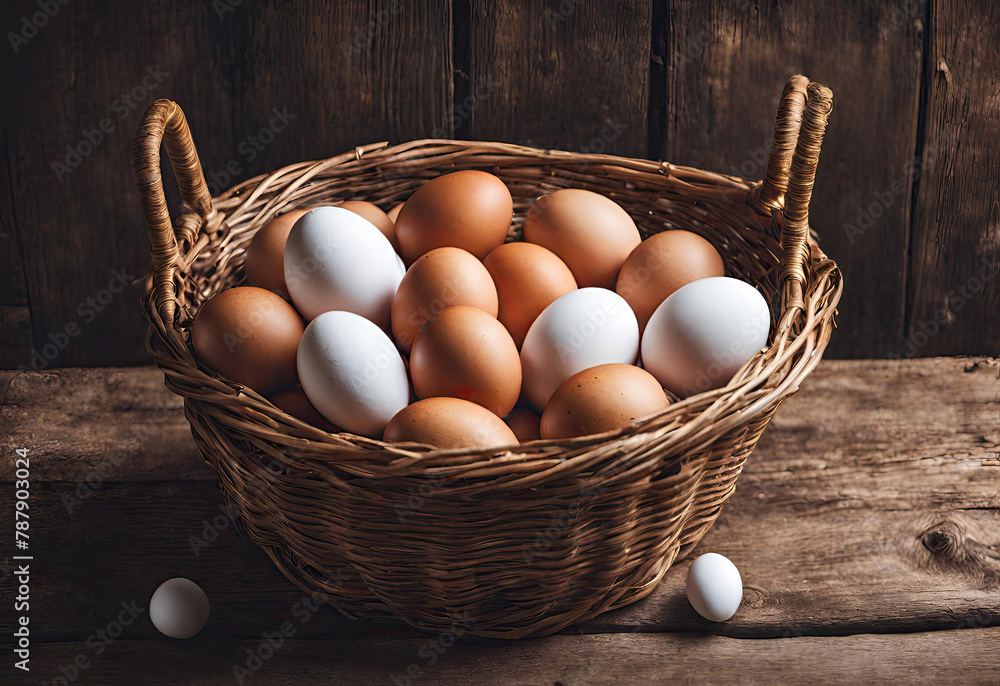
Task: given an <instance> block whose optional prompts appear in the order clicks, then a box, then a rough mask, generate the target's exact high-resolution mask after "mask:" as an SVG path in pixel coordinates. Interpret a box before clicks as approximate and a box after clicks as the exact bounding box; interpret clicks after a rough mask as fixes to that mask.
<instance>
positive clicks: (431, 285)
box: [391, 248, 498, 352]
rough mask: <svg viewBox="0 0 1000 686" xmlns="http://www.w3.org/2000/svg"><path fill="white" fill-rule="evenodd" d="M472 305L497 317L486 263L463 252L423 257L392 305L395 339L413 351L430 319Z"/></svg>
mask: <svg viewBox="0 0 1000 686" xmlns="http://www.w3.org/2000/svg"><path fill="white" fill-rule="evenodd" d="M453 305H471V306H472V307H478V308H479V309H481V310H482V311H483V312H486V313H487V314H489V315H490V316H491V317H496V316H497V307H498V302H497V289H496V287H495V286H494V285H493V279H491V278H490V273H489V272H488V271H486V267H484V266H483V263H482V262H480V261H479V260H477V259H476V258H475V257H474V256H473V255H472V254H471V253H467V252H466V251H464V250H462V249H460V248H436V249H434V250H431V251H430V252H428V253H425V254H423V255H421V256H420V257H419V258H418V259H417V261H416V262H414V263H413V266H412V267H410V269H409V271H407V272H406V276H404V277H403V280H402V282H400V284H399V288H398V289H397V290H396V297H395V299H394V300H393V301H392V318H391V319H392V335H393V338H395V339H396V342H397V343H399V346H400V347H401V348H402V349H403V350H404V351H406V352H409V351H410V348H411V347H412V345H413V339H414V338H416V336H417V332H418V331H420V327H422V326H423V325H424V322H426V321H427V320H428V319H430V318H431V317H432V316H434V315H435V314H437V313H438V312H440V311H441V310H443V309H444V308H446V307H452V306H453Z"/></svg>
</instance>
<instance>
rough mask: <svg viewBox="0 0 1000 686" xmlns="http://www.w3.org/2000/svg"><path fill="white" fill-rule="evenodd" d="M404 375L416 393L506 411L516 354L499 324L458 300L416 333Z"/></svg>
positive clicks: (514, 391)
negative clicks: (411, 383)
mask: <svg viewBox="0 0 1000 686" xmlns="http://www.w3.org/2000/svg"><path fill="white" fill-rule="evenodd" d="M410 378H411V380H412V381H413V390H414V391H416V393H417V396H418V397H420V398H433V397H437V396H450V397H452V398H462V399H464V400H471V401H472V402H474V403H478V404H479V405H482V406H483V407H485V408H486V409H488V410H490V411H491V412H493V413H494V414H496V415H497V416H498V417H506V416H507V415H508V414H510V411H511V410H512V409H513V408H514V403H516V402H517V397H518V395H519V394H520V393H521V359H520V356H519V355H518V353H517V346H516V345H514V341H513V340H512V339H511V337H510V334H509V333H507V329H505V328H503V324H501V323H500V322H498V321H497V320H496V319H495V318H493V317H491V316H490V315H489V314H488V313H486V312H483V311H482V310H480V309H478V308H475V307H470V306H468V305H458V306H456V307H447V308H445V309H443V310H441V312H439V313H438V314H436V315H434V316H433V317H431V318H430V319H428V320H427V323H426V324H424V327H423V328H422V329H421V330H420V333H418V334H417V339H416V340H415V341H414V342H413V349H412V350H411V351H410Z"/></svg>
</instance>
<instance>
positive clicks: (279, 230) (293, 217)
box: [243, 210, 309, 298]
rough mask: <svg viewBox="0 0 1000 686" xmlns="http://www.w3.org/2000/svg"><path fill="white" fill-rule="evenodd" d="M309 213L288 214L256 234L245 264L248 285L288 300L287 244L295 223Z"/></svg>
mask: <svg viewBox="0 0 1000 686" xmlns="http://www.w3.org/2000/svg"><path fill="white" fill-rule="evenodd" d="M308 211H309V210H289V211H288V212H285V213H284V214H279V215H278V216H277V217H275V218H274V219H272V220H271V221H269V222H268V223H267V224H264V226H262V227H260V229H258V230H257V233H256V234H254V237H253V238H251V239H250V244H249V245H247V252H246V259H245V261H244V262H243V270H244V271H245V272H246V275H247V283H248V284H250V285H251V286H258V287H260V288H266V289H267V290H269V291H274V292H275V293H277V294H278V295H280V296H281V297H282V298H287V297H288V289H287V288H285V241H286V240H287V239H288V232H289V231H291V230H292V226H293V225H294V224H295V222H296V221H298V219H299V217H301V216H302V215H304V214H305V213H306V212H308Z"/></svg>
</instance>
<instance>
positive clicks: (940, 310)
mask: <svg viewBox="0 0 1000 686" xmlns="http://www.w3.org/2000/svg"><path fill="white" fill-rule="evenodd" d="M930 6H931V8H932V11H933V13H934V14H933V17H932V20H931V27H932V29H933V36H932V38H931V52H930V60H929V64H928V72H929V73H928V74H927V75H926V78H927V79H928V80H929V81H928V97H927V141H926V144H925V147H924V154H923V158H924V159H923V165H924V166H923V170H924V173H923V174H921V176H920V193H919V197H918V199H917V207H916V216H915V223H914V227H915V228H914V242H913V256H912V270H913V273H912V277H911V284H910V289H909V297H910V302H911V303H912V306H911V308H910V311H909V313H908V327H907V331H906V339H905V340H904V342H903V349H902V354H903V355H905V356H919V357H923V356H928V355H940V354H985V353H987V352H988V351H996V350H998V349H1000V318H998V317H997V312H998V311H1000V278H997V275H998V271H1000V157H998V155H997V126H998V119H1000V60H997V55H996V51H995V50H994V49H993V46H995V45H996V43H997V41H998V40H1000V7H998V6H997V4H996V3H991V2H974V3H966V2H934V3H931V4H930Z"/></svg>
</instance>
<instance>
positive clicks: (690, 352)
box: [642, 276, 771, 398]
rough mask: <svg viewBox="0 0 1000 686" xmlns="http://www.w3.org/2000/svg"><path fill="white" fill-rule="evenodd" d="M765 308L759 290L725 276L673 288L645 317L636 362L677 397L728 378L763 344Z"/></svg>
mask: <svg viewBox="0 0 1000 686" xmlns="http://www.w3.org/2000/svg"><path fill="white" fill-rule="evenodd" d="M770 328H771V312H770V310H769V309H768V307H767V301H765V300H764V296H762V295H761V294H760V292H759V291H758V290H757V289H756V288H754V287H753V286H751V285H750V284H748V283H745V282H743V281H740V280H739V279H731V278H729V277H728V276H713V277H709V278H707V279H699V280H698V281H692V282H691V283H689V284H687V285H685V286H682V287H681V288H679V289H677V290H676V291H675V292H674V293H673V294H672V295H671V296H670V297H669V298H667V299H666V300H664V301H663V302H662V303H661V304H660V306H659V307H657V308H656V311H655V312H653V316H652V317H650V318H649V323H648V324H647V325H646V330H645V332H644V333H643V336H642V364H643V366H644V368H645V369H646V371H648V372H649V373H650V374H652V375H653V376H655V377H656V379H657V380H658V381H659V382H660V383H661V384H663V386H664V388H666V389H668V390H669V391H671V392H673V393H674V394H676V395H677V396H678V397H681V398H687V397H688V396H692V395H695V394H697V393H701V392H702V391H707V390H711V389H713V388H719V387H721V386H725V385H726V384H727V383H729V380H730V379H732V378H733V375H734V374H736V372H737V371H739V369H740V367H742V366H743V365H744V364H745V363H746V361H747V360H749V359H750V358H751V357H753V356H754V355H755V354H757V352H758V351H760V350H761V348H763V347H764V346H766V345H767V335H768V332H769V331H770Z"/></svg>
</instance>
